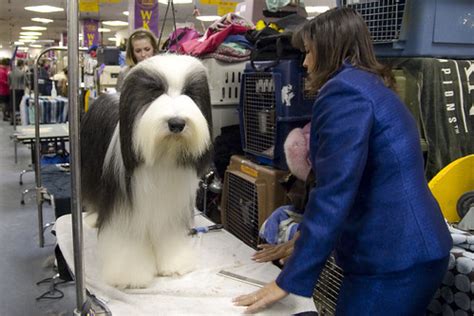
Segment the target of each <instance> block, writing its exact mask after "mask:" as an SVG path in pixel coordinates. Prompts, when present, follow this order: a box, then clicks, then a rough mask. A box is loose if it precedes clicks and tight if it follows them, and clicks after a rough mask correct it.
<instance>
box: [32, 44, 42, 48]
mask: <svg viewBox="0 0 474 316" xmlns="http://www.w3.org/2000/svg"><path fill="white" fill-rule="evenodd" d="M30 47H35V48H41V47H43V46H42V45H39V44H30Z"/></svg>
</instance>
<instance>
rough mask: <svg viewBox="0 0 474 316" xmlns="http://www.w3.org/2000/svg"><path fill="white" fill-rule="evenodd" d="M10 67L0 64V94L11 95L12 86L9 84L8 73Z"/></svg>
mask: <svg viewBox="0 0 474 316" xmlns="http://www.w3.org/2000/svg"><path fill="white" fill-rule="evenodd" d="M9 72H10V69H9V68H8V67H6V66H3V65H0V95H2V96H6V95H10V87H9V86H8V73H9Z"/></svg>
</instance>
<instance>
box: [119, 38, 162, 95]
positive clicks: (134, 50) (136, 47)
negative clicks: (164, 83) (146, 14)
mask: <svg viewBox="0 0 474 316" xmlns="http://www.w3.org/2000/svg"><path fill="white" fill-rule="evenodd" d="M157 53H158V43H157V40H156V38H155V35H154V34H153V33H152V32H150V31H148V30H145V29H137V30H135V31H134V32H133V33H132V35H130V37H129V38H128V41H127V50H126V53H125V62H126V63H127V66H125V67H124V68H122V70H121V71H120V74H119V76H118V78H117V87H116V89H117V91H120V90H121V88H122V84H123V80H124V78H125V76H126V75H127V73H128V72H129V71H130V69H132V67H133V66H135V65H136V64H138V63H139V62H141V61H142V60H145V59H147V58H150V57H152V56H154V55H156V54H157Z"/></svg>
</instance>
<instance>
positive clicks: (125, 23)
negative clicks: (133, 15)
mask: <svg viewBox="0 0 474 316" xmlns="http://www.w3.org/2000/svg"><path fill="white" fill-rule="evenodd" d="M102 24H104V25H109V26H126V25H128V22H124V21H103V22H102Z"/></svg>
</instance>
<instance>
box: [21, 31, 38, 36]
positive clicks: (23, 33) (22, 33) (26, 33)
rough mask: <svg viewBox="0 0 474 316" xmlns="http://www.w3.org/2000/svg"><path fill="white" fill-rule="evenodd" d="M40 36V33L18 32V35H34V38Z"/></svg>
mask: <svg viewBox="0 0 474 316" xmlns="http://www.w3.org/2000/svg"><path fill="white" fill-rule="evenodd" d="M42 34H43V33H41V32H20V35H34V36H36V35H38V36H40V35H42Z"/></svg>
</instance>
